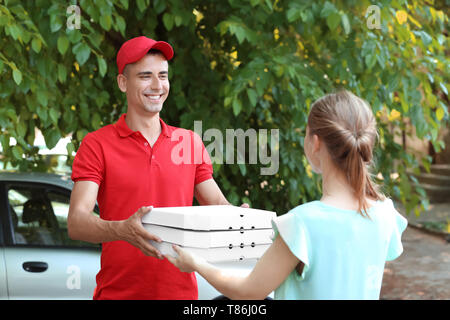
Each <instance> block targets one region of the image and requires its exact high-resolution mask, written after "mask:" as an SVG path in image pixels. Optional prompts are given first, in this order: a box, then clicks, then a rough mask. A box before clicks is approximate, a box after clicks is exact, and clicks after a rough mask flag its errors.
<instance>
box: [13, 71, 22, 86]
mask: <svg viewBox="0 0 450 320" xmlns="http://www.w3.org/2000/svg"><path fill="white" fill-rule="evenodd" d="M13 79H14V82H15V83H16V84H17V85H19V84H20V83H21V82H22V72H20V70H19V69H14V70H13Z"/></svg>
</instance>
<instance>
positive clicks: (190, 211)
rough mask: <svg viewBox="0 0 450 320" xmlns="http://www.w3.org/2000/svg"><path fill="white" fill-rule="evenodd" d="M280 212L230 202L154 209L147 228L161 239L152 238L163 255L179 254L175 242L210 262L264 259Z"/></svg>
mask: <svg viewBox="0 0 450 320" xmlns="http://www.w3.org/2000/svg"><path fill="white" fill-rule="evenodd" d="M275 217H276V213H275V212H272V211H265V210H259V209H251V208H241V207H236V206H230V205H213V206H192V207H165V208H153V209H152V210H151V211H150V212H149V213H148V214H146V215H145V216H144V217H143V218H142V224H143V226H144V228H145V229H146V230H147V231H148V232H150V233H152V234H154V235H156V236H158V237H159V238H161V240H162V242H160V243H157V242H155V241H151V244H152V245H153V246H154V247H156V248H157V249H158V250H159V251H160V252H161V253H162V254H170V255H173V256H176V253H175V252H174V251H173V249H172V244H175V245H178V246H180V247H182V248H184V249H186V250H189V251H190V252H192V253H194V254H196V255H199V256H201V257H203V258H204V259H205V260H206V261H208V262H222V261H239V260H245V259H253V258H260V257H261V256H262V255H263V253H264V252H265V251H266V250H267V249H268V248H269V246H270V245H271V243H272V237H273V229H272V223H271V221H272V219H274V218H275Z"/></svg>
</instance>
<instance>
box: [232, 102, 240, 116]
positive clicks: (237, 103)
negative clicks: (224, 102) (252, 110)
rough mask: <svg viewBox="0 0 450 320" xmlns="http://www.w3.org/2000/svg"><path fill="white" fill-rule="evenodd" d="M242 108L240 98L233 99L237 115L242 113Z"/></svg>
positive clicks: (234, 110)
mask: <svg viewBox="0 0 450 320" xmlns="http://www.w3.org/2000/svg"><path fill="white" fill-rule="evenodd" d="M241 110H242V103H241V101H240V100H239V99H237V98H236V99H234V100H233V114H234V115H235V116H237V115H238V114H239V113H241Z"/></svg>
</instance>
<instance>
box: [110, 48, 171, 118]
mask: <svg viewBox="0 0 450 320" xmlns="http://www.w3.org/2000/svg"><path fill="white" fill-rule="evenodd" d="M168 71H169V64H168V63H167V60H166V58H165V57H164V55H162V54H159V53H156V54H155V53H151V54H147V55H145V56H144V57H143V58H142V59H141V60H139V61H138V62H136V63H133V64H129V65H127V66H126V67H125V69H124V72H123V76H124V77H125V79H122V80H124V81H119V87H120V88H121V90H122V91H124V92H126V94H127V100H128V106H129V107H132V108H136V110H141V111H146V112H152V113H157V112H160V111H161V109H162V107H163V103H164V101H165V100H166V99H167V96H168V95H169V89H170V83H169V73H168ZM120 82H122V85H121V84H120Z"/></svg>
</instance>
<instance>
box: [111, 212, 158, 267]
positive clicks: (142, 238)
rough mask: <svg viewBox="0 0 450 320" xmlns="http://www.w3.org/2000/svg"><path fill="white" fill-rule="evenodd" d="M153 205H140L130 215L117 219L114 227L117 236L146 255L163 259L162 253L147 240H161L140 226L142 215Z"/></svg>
mask: <svg viewBox="0 0 450 320" xmlns="http://www.w3.org/2000/svg"><path fill="white" fill-rule="evenodd" d="M152 209H153V207H151V206H150V207H141V208H140V209H139V210H138V211H136V212H135V213H134V214H133V215H132V216H131V217H129V218H128V219H126V220H122V221H119V224H118V225H117V228H116V233H117V236H118V237H119V238H120V239H121V240H124V241H126V242H128V243H129V244H131V245H133V246H135V247H136V248H138V249H139V250H141V251H142V253H144V254H145V255H146V256H151V257H155V258H158V259H164V257H163V255H162V254H161V253H160V252H159V251H158V249H156V248H155V247H153V246H152V245H151V244H150V243H149V240H154V241H157V242H161V241H162V240H161V239H160V238H159V237H157V236H155V235H153V234H151V233H149V232H148V231H147V230H145V228H144V227H143V226H142V217H143V216H144V215H146V214H147V213H149V212H150V211H151V210H152Z"/></svg>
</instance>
